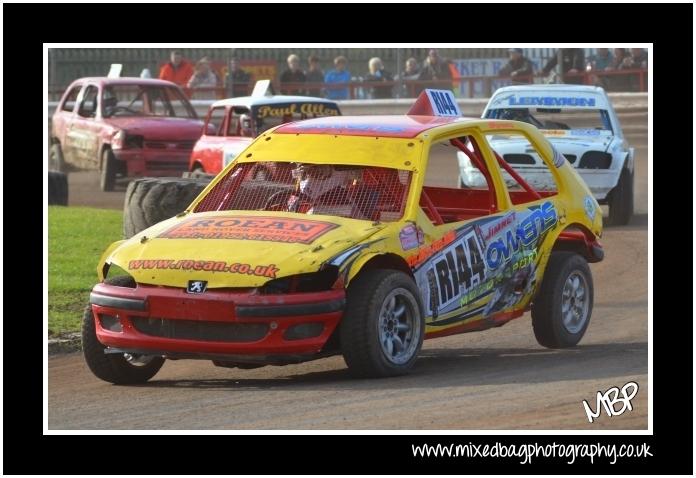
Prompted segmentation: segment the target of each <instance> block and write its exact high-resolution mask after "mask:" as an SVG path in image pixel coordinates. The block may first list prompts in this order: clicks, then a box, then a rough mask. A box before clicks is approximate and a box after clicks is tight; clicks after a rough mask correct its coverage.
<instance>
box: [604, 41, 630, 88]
mask: <svg viewBox="0 0 696 478" xmlns="http://www.w3.org/2000/svg"><path fill="white" fill-rule="evenodd" d="M626 58H627V54H626V49H624V48H614V50H613V58H612V60H611V64H610V66H608V67H606V68H605V71H614V70H620V69H621V65H622V64H623V62H624V60H625V59H626ZM603 84H604V87H605V88H606V89H607V90H609V91H628V90H630V89H631V80H630V78H628V77H627V76H626V75H607V76H606V77H604V79H603Z"/></svg>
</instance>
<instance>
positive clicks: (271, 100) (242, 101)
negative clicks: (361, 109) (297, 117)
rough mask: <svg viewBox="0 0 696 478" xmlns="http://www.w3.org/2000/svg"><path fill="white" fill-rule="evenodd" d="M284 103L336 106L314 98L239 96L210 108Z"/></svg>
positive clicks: (331, 102) (333, 102) (249, 106)
mask: <svg viewBox="0 0 696 478" xmlns="http://www.w3.org/2000/svg"><path fill="white" fill-rule="evenodd" d="M285 103H321V104H330V105H333V104H336V102H335V101H331V100H327V99H324V98H317V97H314V96H292V95H273V96H239V97H237V98H226V99H224V100H219V101H216V102H215V103H213V104H212V105H211V108H217V107H219V106H246V107H247V108H251V107H252V106H259V105H279V104H285Z"/></svg>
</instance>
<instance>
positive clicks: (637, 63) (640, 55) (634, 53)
mask: <svg viewBox="0 0 696 478" xmlns="http://www.w3.org/2000/svg"><path fill="white" fill-rule="evenodd" d="M647 68H648V53H647V52H646V51H645V50H643V49H642V48H631V54H630V55H629V56H627V57H625V58H624V59H623V61H622V62H621V65H620V66H619V69H621V70H638V69H643V70H646V69H647Z"/></svg>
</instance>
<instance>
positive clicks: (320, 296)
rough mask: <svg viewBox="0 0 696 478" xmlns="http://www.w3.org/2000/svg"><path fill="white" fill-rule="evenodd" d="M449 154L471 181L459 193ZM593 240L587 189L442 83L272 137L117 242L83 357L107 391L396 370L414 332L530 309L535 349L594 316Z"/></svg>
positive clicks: (412, 350) (520, 127) (531, 137)
mask: <svg viewBox="0 0 696 478" xmlns="http://www.w3.org/2000/svg"><path fill="white" fill-rule="evenodd" d="M505 138H510V139H511V140H512V139H514V140H515V141H517V142H518V143H519V141H520V140H524V141H526V142H527V149H526V154H531V155H536V156H538V158H540V159H541V160H542V161H543V163H544V164H545V165H546V166H547V169H548V171H547V174H548V175H549V178H550V180H549V181H547V182H546V183H548V184H553V185H554V186H555V187H552V188H548V189H546V190H543V191H537V190H535V189H533V188H531V187H530V186H529V185H528V184H527V183H526V182H525V181H524V179H523V178H522V177H521V176H520V175H519V174H517V172H516V171H515V169H514V168H513V167H511V166H510V165H509V164H508V163H507V162H506V161H505V160H503V159H502V157H501V156H500V155H499V154H498V153H497V152H496V151H495V150H494V149H493V148H492V147H491V146H490V145H491V143H492V142H493V143H494V144H503V143H504V140H505ZM493 140H494V141H493ZM461 157H466V158H467V159H468V160H469V161H470V162H471V164H473V165H475V167H476V168H478V170H479V171H480V172H481V173H482V174H483V176H484V177H485V182H486V185H485V187H478V188H465V187H460V185H459V181H458V178H459V176H458V172H457V171H458V160H459V159H460V158H461ZM259 169H263V170H266V171H268V170H272V171H274V174H273V175H272V177H268V176H264V177H262V178H259V175H257V174H256V172H257V171H258V170H259ZM601 233H602V214H601V211H600V209H599V205H598V204H597V202H596V200H595V199H594V197H593V196H592V194H591V192H590V190H589V189H588V188H587V186H586V185H585V183H584V182H583V181H582V179H581V178H580V177H579V176H578V174H577V172H576V171H575V170H574V169H573V168H572V167H570V166H569V165H568V164H567V162H566V160H565V158H564V157H563V156H562V155H561V154H560V153H558V152H557V151H556V150H554V148H553V147H552V146H551V144H550V143H549V142H548V141H547V140H546V139H545V138H544V136H543V135H542V134H540V133H539V131H537V129H536V128H535V127H534V126H532V125H529V124H526V123H522V122H517V121H504V120H490V119H465V118H462V117H461V115H460V112H459V108H458V106H457V103H456V101H455V99H454V97H453V95H452V93H451V92H448V91H440V90H426V91H424V92H423V93H422V94H421V96H420V97H419V98H418V99H417V101H416V103H415V104H414V106H413V107H412V109H411V111H409V114H407V115H404V116H360V117H345V116H344V117H326V118H317V119H312V120H307V121H301V122H297V123H291V124H285V125H280V126H278V127H276V128H274V129H272V130H268V131H266V132H265V133H263V134H261V135H260V136H259V137H258V138H256V139H255V140H254V142H253V143H252V144H251V145H250V146H249V147H248V148H247V149H246V150H244V151H243V152H242V153H241V154H240V155H239V156H238V157H237V158H236V160H235V161H234V162H233V163H231V164H229V165H228V166H227V167H226V168H225V169H224V170H223V171H222V172H221V173H220V174H219V175H218V176H217V177H216V178H215V179H214V180H213V181H212V183H210V185H209V186H208V187H207V188H206V189H205V190H204V191H203V192H202V193H201V194H200V196H199V197H198V198H196V199H195V200H194V201H193V203H192V204H191V205H190V206H189V207H188V209H187V210H186V211H183V212H182V213H181V214H179V215H177V216H176V217H173V218H171V219H169V220H166V221H163V222H161V223H159V224H156V225H155V226H152V227H150V228H149V229H146V230H144V231H142V232H140V233H138V234H137V235H135V236H134V237H132V238H131V239H128V240H125V241H118V242H115V243H113V244H112V245H111V246H110V247H109V248H108V249H107V250H106V251H105V252H104V254H103V255H102V258H101V259H100V262H99V264H98V267H97V272H98V275H99V281H100V282H99V283H98V284H97V285H96V286H95V287H94V289H93V291H92V293H91V296H90V305H89V307H88V308H87V310H86V312H85V316H84V322H83V331H82V334H83V336H82V340H83V350H84V355H85V358H86V361H87V364H88V365H89V367H90V369H91V370H92V372H93V373H94V374H95V375H96V376H97V377H99V378H101V379H102V380H105V381H108V382H112V383H119V384H124V383H137V382H143V381H146V380H148V379H150V378H151V377H152V376H154V375H155V374H156V373H157V371H158V370H159V368H160V367H161V366H162V364H163V363H164V360H165V359H167V358H171V359H182V358H193V359H208V360H212V361H213V362H214V363H215V364H216V365H218V366H225V367H240V368H251V367H256V366H262V365H268V364H273V365H283V364H289V363H297V362H302V361H307V360H313V359H316V358H320V357H325V356H328V355H333V354H342V355H343V357H344V358H345V361H346V363H347V364H348V368H349V370H350V372H351V373H352V374H353V375H354V376H361V377H382V376H393V375H399V374H403V373H405V372H407V371H408V370H409V369H410V368H411V367H412V366H413V364H414V362H415V361H416V359H417V356H418V353H419V351H420V349H421V345H422V343H423V339H424V338H432V337H440V336H444V335H450V334H457V333H462V332H470V331H475V330H483V329H487V328H490V327H498V326H501V325H503V324H504V323H506V322H508V321H509V320H511V319H514V318H516V317H520V316H522V315H523V314H524V312H525V311H527V310H530V309H531V315H532V325H533V329H534V333H535V335H536V337H537V339H538V341H539V343H540V344H541V345H544V346H546V347H570V346H574V345H575V344H577V343H578V342H579V341H580V339H581V338H582V336H583V335H584V333H585V330H586V329H587V326H588V324H589V321H590V316H591V313H592V303H593V288H592V287H593V286H592V276H591V273H590V269H589V267H588V262H597V261H600V260H602V258H603V255H604V253H603V249H602V246H601V245H600V243H599V241H598V238H599V237H600V236H601Z"/></svg>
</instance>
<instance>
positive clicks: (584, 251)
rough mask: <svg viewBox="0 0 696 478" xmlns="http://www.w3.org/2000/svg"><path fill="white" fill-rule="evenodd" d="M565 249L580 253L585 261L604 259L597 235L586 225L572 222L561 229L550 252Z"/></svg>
mask: <svg viewBox="0 0 696 478" xmlns="http://www.w3.org/2000/svg"><path fill="white" fill-rule="evenodd" d="M558 251H567V252H575V253H577V254H580V255H581V256H582V257H584V258H585V260H587V262H599V261H601V260H602V259H604V249H603V248H602V245H601V244H600V243H599V240H598V238H597V236H596V235H595V234H594V233H593V232H592V231H590V230H589V229H588V228H587V227H586V226H584V225H583V224H580V223H572V224H569V225H568V226H566V227H565V229H563V231H561V233H560V234H559V235H558V237H557V238H556V242H554V244H553V248H552V249H551V252H552V253H553V252H558Z"/></svg>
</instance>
